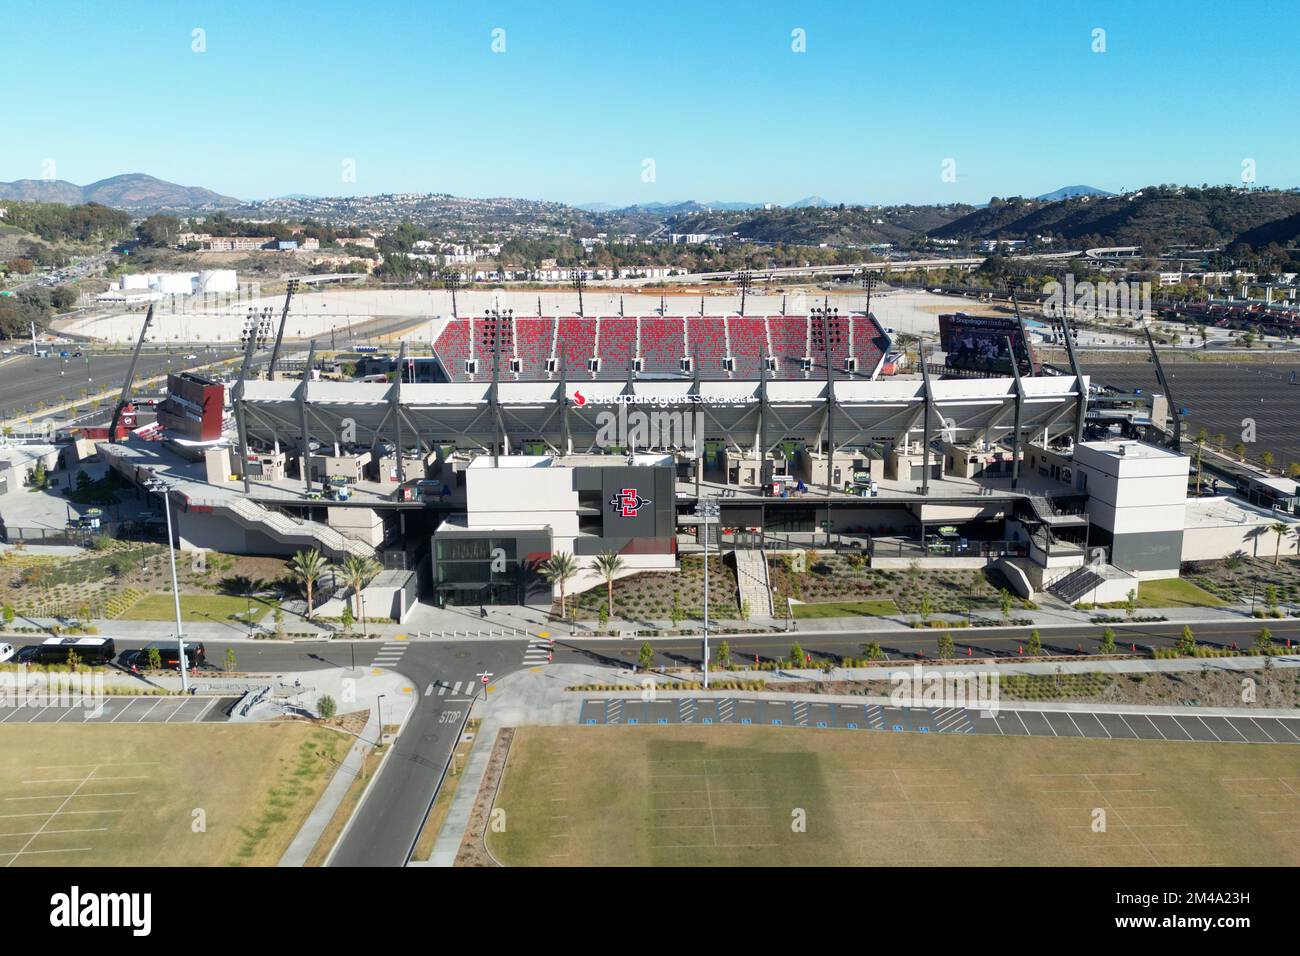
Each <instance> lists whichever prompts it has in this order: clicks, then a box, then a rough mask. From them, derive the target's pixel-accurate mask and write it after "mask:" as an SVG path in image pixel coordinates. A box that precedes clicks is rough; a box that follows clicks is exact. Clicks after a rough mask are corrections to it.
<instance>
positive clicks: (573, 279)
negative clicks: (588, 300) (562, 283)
mask: <svg viewBox="0 0 1300 956" xmlns="http://www.w3.org/2000/svg"><path fill="white" fill-rule="evenodd" d="M569 282H570V283H571V284H572V285H573V287H574V288H575V289H577V290H578V317H579V318H585V317H586V316H585V315H584V314H583V311H582V290H583V287H584V286H586V284H587V273H585V272H584V271H583V270H581V269H573V270H570V272H569Z"/></svg>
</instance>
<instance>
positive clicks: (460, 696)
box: [424, 680, 479, 701]
mask: <svg viewBox="0 0 1300 956" xmlns="http://www.w3.org/2000/svg"><path fill="white" fill-rule="evenodd" d="M478 685H479V682H478V681H476V680H464V681H461V680H458V681H456V682H455V683H454V684H453V683H452V682H451V681H447V680H436V681H433V682H431V683H430V684H429V686H427V687H426V688H424V696H425V697H434V696H437V697H446V698H447V699H448V700H462V701H463V700H469V699H470V698H472V697H473V696H474V694H475V693H477V691H478Z"/></svg>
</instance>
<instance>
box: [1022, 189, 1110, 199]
mask: <svg viewBox="0 0 1300 956" xmlns="http://www.w3.org/2000/svg"><path fill="white" fill-rule="evenodd" d="M1113 195H1115V194H1114V193H1108V192H1106V190H1104V189H1098V188H1097V187H1096V186H1062V187H1061V188H1060V189H1053V190H1052V191H1051V192H1050V193H1043V194H1042V195H1041V196H1035V197H1034V198H1035V199H1041V200H1043V201H1044V202H1056V201H1057V200H1058V199H1076V198H1078V197H1079V196H1113Z"/></svg>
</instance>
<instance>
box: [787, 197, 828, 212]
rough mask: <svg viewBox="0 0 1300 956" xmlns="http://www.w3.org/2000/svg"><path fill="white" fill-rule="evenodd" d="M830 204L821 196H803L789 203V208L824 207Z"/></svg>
mask: <svg viewBox="0 0 1300 956" xmlns="http://www.w3.org/2000/svg"><path fill="white" fill-rule="evenodd" d="M830 205H831V204H830V203H829V202H827V201H826V200H825V199H822V197H821V196H805V197H804V198H803V199H800V200H799V201H798V202H792V203H790V208H791V209H825V208H827V207H828V206H830Z"/></svg>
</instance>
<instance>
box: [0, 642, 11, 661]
mask: <svg viewBox="0 0 1300 956" xmlns="http://www.w3.org/2000/svg"><path fill="white" fill-rule="evenodd" d="M13 656H14V646H13V645H12V644H0V664H3V663H4V662H5V661H7V660H9V659H10V658H11V657H13Z"/></svg>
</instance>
